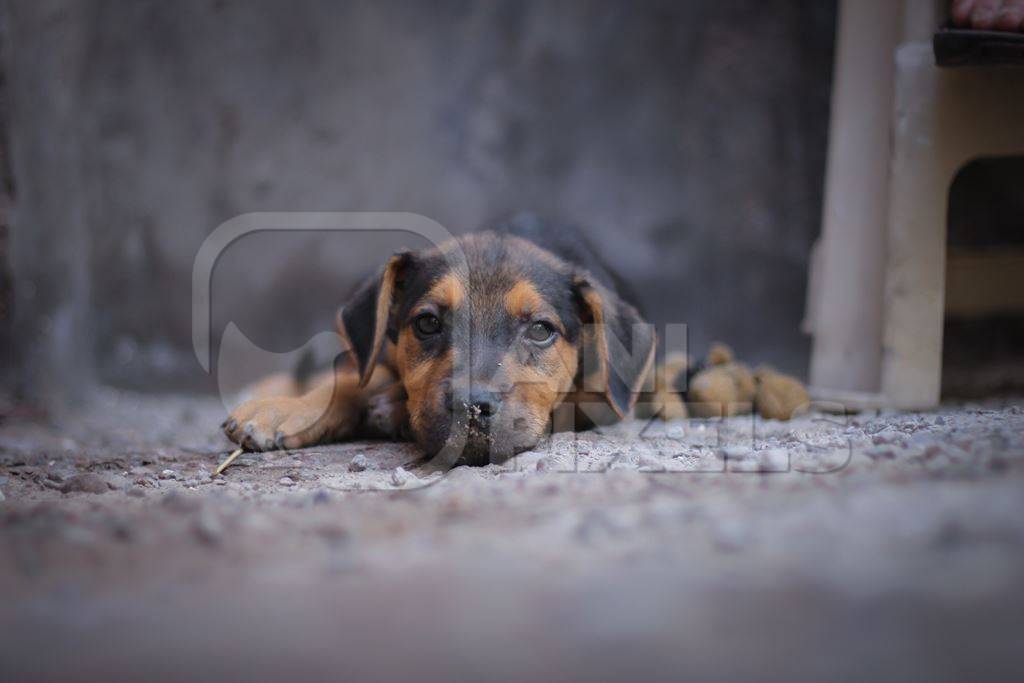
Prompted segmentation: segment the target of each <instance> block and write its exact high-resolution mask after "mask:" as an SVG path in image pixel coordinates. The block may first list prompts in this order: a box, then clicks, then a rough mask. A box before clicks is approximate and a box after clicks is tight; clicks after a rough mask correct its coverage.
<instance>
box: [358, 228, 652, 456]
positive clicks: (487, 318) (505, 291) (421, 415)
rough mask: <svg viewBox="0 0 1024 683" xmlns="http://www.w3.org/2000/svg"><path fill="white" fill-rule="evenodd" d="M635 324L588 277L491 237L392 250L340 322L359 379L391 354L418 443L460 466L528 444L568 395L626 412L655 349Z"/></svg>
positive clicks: (630, 313)
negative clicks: (587, 393) (591, 393)
mask: <svg viewBox="0 0 1024 683" xmlns="http://www.w3.org/2000/svg"><path fill="white" fill-rule="evenodd" d="M640 323H642V321H641V320H640V318H639V315H638V314H637V312H636V310H635V309H634V308H632V307H631V306H629V305H627V304H625V303H623V302H622V301H620V300H619V299H618V297H617V296H615V295H614V293H612V292H610V291H609V290H607V289H605V288H604V287H602V286H601V285H600V284H598V283H596V282H595V281H594V280H593V278H591V277H590V276H589V275H588V274H587V273H585V272H581V271H579V270H578V269H577V268H575V267H573V266H572V265H571V264H569V263H566V262H564V261H562V260H561V259H559V258H557V257H556V256H554V255H553V254H551V253H550V252H548V251H545V250H543V249H541V248H539V247H537V246H535V245H533V244H531V243H530V242H527V241H524V240H521V239H518V238H515V237H509V236H498V235H495V234H493V233H479V234H474V235H470V236H467V237H463V238H460V239H458V240H456V241H455V242H452V243H450V244H448V245H445V246H444V247H442V248H440V249H430V250H425V251H421V252H416V253H410V252H402V253H399V254H396V255H395V256H393V257H392V258H391V259H390V261H389V262H388V263H387V265H386V266H385V268H384V270H383V272H382V273H381V274H380V275H379V276H378V277H377V278H375V279H373V280H372V281H370V282H368V283H367V284H366V285H364V287H363V288H362V289H361V290H360V291H358V292H357V293H356V295H355V296H354V297H353V299H352V301H350V302H349V304H348V305H347V306H345V307H344V308H343V309H342V311H341V314H340V316H339V325H340V327H341V331H342V334H343V335H344V336H345V337H347V339H348V341H349V344H350V346H351V349H352V352H353V355H354V356H355V358H356V361H357V363H358V365H359V371H360V373H361V376H362V377H363V379H364V381H365V380H366V379H368V377H369V375H370V373H371V372H372V371H373V368H374V366H375V365H376V363H377V362H378V360H379V359H380V358H381V356H382V354H386V355H387V357H388V359H389V362H390V364H391V365H392V366H393V367H395V368H396V369H397V371H398V373H399V376H400V377H401V381H402V383H403V384H404V386H405V389H406V393H407V394H408V404H407V407H408V411H409V422H410V427H411V430H412V433H413V434H414V436H415V438H416V441H417V442H418V443H419V445H420V446H421V447H422V448H423V449H424V450H425V451H426V452H427V454H429V455H434V454H437V453H439V452H441V451H442V450H444V449H449V450H448V455H449V457H451V461H453V462H457V463H464V464H486V463H487V462H500V461H501V460H503V459H505V458H507V457H509V456H510V455H512V454H514V453H517V452H519V451H523V450H526V449H529V448H531V447H533V446H534V445H535V444H536V443H537V442H538V440H539V439H540V438H541V437H542V436H543V435H544V434H545V432H546V431H547V429H548V426H549V423H550V418H551V413H552V411H553V410H554V408H555V407H557V406H558V404H559V403H561V402H562V400H563V399H564V398H565V396H566V395H567V394H568V393H569V392H572V391H576V390H583V389H584V388H586V389H588V390H595V389H597V391H596V394H595V395H598V396H601V397H603V398H604V399H605V400H606V401H607V403H608V404H609V405H610V406H611V408H612V409H613V410H614V412H615V413H616V414H618V415H620V416H622V415H625V414H626V413H628V412H629V410H630V409H631V408H632V405H633V403H634V400H635V393H636V391H637V390H638V389H639V385H640V383H641V382H642V380H643V377H644V374H646V372H647V369H648V368H649V366H650V362H651V359H652V358H653V352H654V336H653V333H652V332H651V331H650V330H649V328H647V326H644V325H639V324H640ZM637 325H639V327H635V326H637ZM584 378H586V379H585V383H586V387H583V386H580V385H582V384H583V383H584Z"/></svg>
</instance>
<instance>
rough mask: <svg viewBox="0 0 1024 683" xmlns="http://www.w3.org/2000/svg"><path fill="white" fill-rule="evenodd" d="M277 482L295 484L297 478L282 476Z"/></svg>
mask: <svg viewBox="0 0 1024 683" xmlns="http://www.w3.org/2000/svg"><path fill="white" fill-rule="evenodd" d="M277 483H278V484H280V485H281V486H295V480H294V479H292V478H291V477H281V478H280V479H278V480H277Z"/></svg>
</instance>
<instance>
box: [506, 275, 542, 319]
mask: <svg viewBox="0 0 1024 683" xmlns="http://www.w3.org/2000/svg"><path fill="white" fill-rule="evenodd" d="M544 307H545V301H544V297H542V296H541V295H540V292H538V291H537V288H536V287H534V285H533V283H532V282H530V281H529V280H519V281H518V282H516V283H515V284H514V285H512V289H510V290H508V292H506V293H505V310H507V311H508V314H509V315H511V316H512V317H514V318H521V317H524V316H528V315H530V314H531V313H536V312H537V311H539V310H540V309H542V308H544Z"/></svg>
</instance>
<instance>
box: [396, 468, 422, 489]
mask: <svg viewBox="0 0 1024 683" xmlns="http://www.w3.org/2000/svg"><path fill="white" fill-rule="evenodd" d="M416 479H417V477H416V475H415V474H413V473H412V472H406V471H405V470H404V469H403V468H401V467H396V468H395V469H393V470H391V483H392V484H393V485H394V486H399V487H402V486H406V485H408V484H411V483H412V482H414V481H416Z"/></svg>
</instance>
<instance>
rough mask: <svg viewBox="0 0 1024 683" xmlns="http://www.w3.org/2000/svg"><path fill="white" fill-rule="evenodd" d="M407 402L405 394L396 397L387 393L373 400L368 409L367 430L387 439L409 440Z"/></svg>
mask: <svg viewBox="0 0 1024 683" xmlns="http://www.w3.org/2000/svg"><path fill="white" fill-rule="evenodd" d="M405 401H406V399H405V394H404V393H403V394H401V396H398V397H396V396H394V395H392V394H391V393H390V392H385V393H383V394H379V395H377V396H374V397H373V398H371V399H370V401H369V405H367V408H366V423H365V424H366V428H367V429H368V430H369V431H370V432H371V433H373V434H375V435H378V436H382V437H384V438H387V439H395V440H400V441H404V440H408V436H409V435H408V431H409V413H408V412H407V411H406V408H405Z"/></svg>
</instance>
